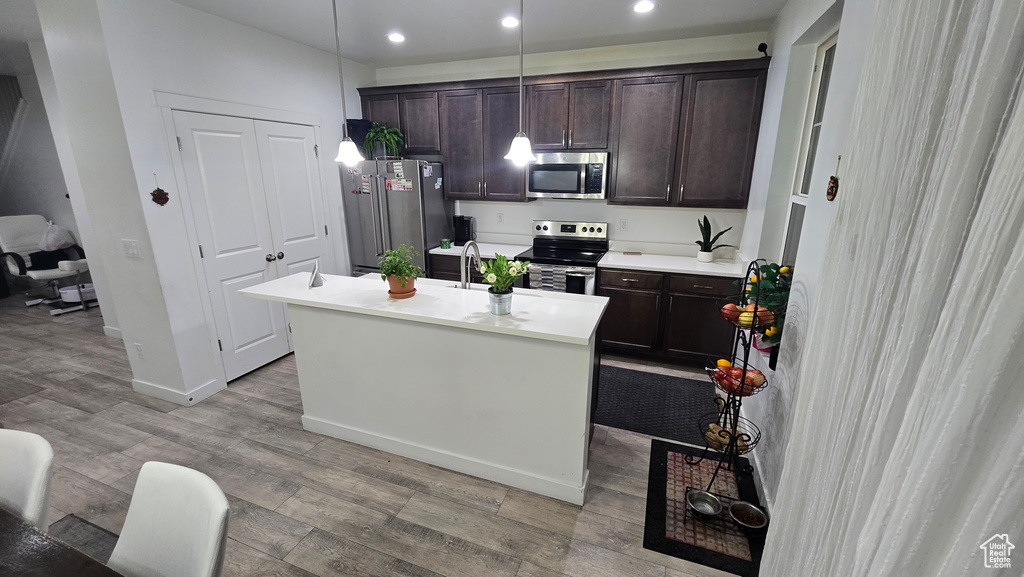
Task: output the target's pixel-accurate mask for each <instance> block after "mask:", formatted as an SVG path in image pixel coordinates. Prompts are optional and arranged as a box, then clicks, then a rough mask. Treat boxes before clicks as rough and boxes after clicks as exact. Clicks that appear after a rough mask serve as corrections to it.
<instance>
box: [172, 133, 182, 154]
mask: <svg viewBox="0 0 1024 577" xmlns="http://www.w3.org/2000/svg"><path fill="white" fill-rule="evenodd" d="M174 139H175V140H177V141H178V152H181V137H180V136H175V137H174Z"/></svg>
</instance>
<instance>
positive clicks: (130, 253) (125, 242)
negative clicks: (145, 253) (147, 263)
mask: <svg viewBox="0 0 1024 577" xmlns="http://www.w3.org/2000/svg"><path fill="white" fill-rule="evenodd" d="M121 248H122V249H123V250H124V256H126V257H128V258H136V259H141V258H142V251H141V250H140V249H139V241H137V240H131V239H128V238H122V239H121Z"/></svg>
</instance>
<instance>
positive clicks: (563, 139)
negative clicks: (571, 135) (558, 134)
mask: <svg viewBox="0 0 1024 577" xmlns="http://www.w3.org/2000/svg"><path fill="white" fill-rule="evenodd" d="M565 147H566V146H565V129H564V128H563V129H562V148H565Z"/></svg>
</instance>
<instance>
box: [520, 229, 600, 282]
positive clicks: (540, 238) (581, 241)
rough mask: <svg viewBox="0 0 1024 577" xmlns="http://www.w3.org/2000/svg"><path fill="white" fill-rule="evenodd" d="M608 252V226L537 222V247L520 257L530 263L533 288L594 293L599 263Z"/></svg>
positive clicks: (529, 275)
mask: <svg viewBox="0 0 1024 577" xmlns="http://www.w3.org/2000/svg"><path fill="white" fill-rule="evenodd" d="M606 252H608V223H606V222H580V221H558V220H535V221H533V248H531V249H530V250H528V251H526V252H524V253H522V254H520V255H519V256H518V257H517V258H519V259H520V260H528V261H530V267H529V269H528V272H529V274H528V284H529V287H530V288H532V289H539V290H548V291H558V292H571V293H579V294H594V285H595V280H596V276H597V263H598V261H600V260H601V257H603V256H604V254H605V253H606Z"/></svg>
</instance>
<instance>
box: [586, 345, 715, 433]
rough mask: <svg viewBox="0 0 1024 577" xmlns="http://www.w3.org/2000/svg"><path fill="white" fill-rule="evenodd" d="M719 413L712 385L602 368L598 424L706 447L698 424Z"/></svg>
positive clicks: (680, 378) (707, 382)
mask: <svg viewBox="0 0 1024 577" xmlns="http://www.w3.org/2000/svg"><path fill="white" fill-rule="evenodd" d="M717 410H718V407H717V406H716V405H715V386H714V385H712V384H711V382H710V381H697V380H694V379H684V378H682V377H670V376H668V375H658V374H654V373H644V372H640V371H634V370H630V369H623V368H619V367H612V366H608V365H602V366H601V386H600V388H599V392H598V399H597V412H596V414H595V415H594V422H596V423H599V424H602V425H607V426H609V427H615V428H618V429H626V430H627V431H634V432H637V433H644V434H646V435H652V436H655V437H662V438H665V439H672V440H674V441H679V442H681V443H690V444H694V445H698V446H701V447H703V446H704V437H703V435H702V434H701V432H700V431H699V426H698V425H697V421H698V419H700V417H701V416H703V415H706V414H708V413H713V412H715V411H717Z"/></svg>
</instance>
